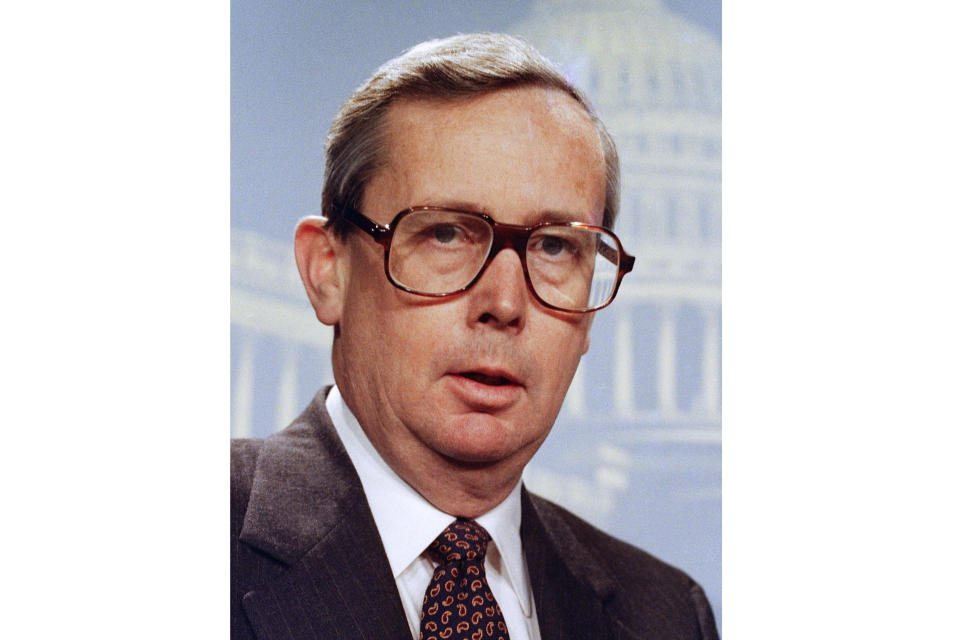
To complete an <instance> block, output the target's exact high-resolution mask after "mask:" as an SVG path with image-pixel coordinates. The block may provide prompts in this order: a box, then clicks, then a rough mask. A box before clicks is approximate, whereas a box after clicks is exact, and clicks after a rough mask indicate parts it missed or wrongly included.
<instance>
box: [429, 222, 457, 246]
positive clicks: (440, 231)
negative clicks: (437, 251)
mask: <svg viewBox="0 0 960 640" xmlns="http://www.w3.org/2000/svg"><path fill="white" fill-rule="evenodd" d="M428 232H429V234H430V236H431V237H432V238H433V239H434V240H436V241H437V242H439V243H441V244H450V243H451V242H454V241H455V240H457V239H462V238H463V230H462V229H460V228H459V227H457V226H455V225H452V224H438V225H434V226H433V227H432V228H430V229H429V230H428Z"/></svg>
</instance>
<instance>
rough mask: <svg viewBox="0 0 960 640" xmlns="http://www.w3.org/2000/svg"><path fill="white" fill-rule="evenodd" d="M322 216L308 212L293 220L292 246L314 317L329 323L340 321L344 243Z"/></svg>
mask: <svg viewBox="0 0 960 640" xmlns="http://www.w3.org/2000/svg"><path fill="white" fill-rule="evenodd" d="M325 225H326V220H325V219H324V218H319V217H315V216H311V217H308V218H304V219H303V220H301V221H300V222H299V223H298V224H297V230H296V232H295V233H294V240H293V247H294V253H295V254H296V258H297V270H298V271H299V272H300V279H301V280H303V286H304V287H305V288H306V290H307V297H308V298H310V304H312V305H313V310H314V311H315V312H316V314H317V320H319V321H320V322H322V323H323V324H326V325H330V326H333V325H335V324H337V322H339V321H340V311H341V309H342V305H343V289H344V283H343V280H342V279H341V271H342V266H341V262H342V261H343V252H344V250H345V247H344V245H343V243H341V242H340V241H339V240H338V239H337V238H336V237H334V235H333V232H332V231H331V230H330V229H329V228H327V227H326V226H325Z"/></svg>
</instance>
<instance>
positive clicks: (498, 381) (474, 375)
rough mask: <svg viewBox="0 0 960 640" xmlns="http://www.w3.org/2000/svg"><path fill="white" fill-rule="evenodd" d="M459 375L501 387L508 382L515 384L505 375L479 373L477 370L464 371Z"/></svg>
mask: <svg viewBox="0 0 960 640" xmlns="http://www.w3.org/2000/svg"><path fill="white" fill-rule="evenodd" d="M460 375H462V376H463V377H464V378H469V379H471V380H473V381H474V382H479V383H480V384H486V385H490V386H492V387H502V386H505V385H509V384H517V383H516V382H514V381H513V380H511V379H510V378H507V377H505V376H497V375H487V374H485V373H479V372H477V371H465V372H463V373H461V374H460Z"/></svg>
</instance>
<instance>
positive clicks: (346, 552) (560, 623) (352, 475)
mask: <svg viewBox="0 0 960 640" xmlns="http://www.w3.org/2000/svg"><path fill="white" fill-rule="evenodd" d="M325 395H326V393H325V391H321V393H319V394H317V396H316V398H314V400H313V402H312V403H311V404H310V406H309V407H307V409H306V410H305V411H304V413H303V414H302V415H301V416H300V417H299V418H297V420H295V421H294V423H293V424H292V425H291V426H290V427H288V428H287V429H285V430H284V431H282V432H280V433H278V434H274V435H273V436H270V437H269V438H267V439H266V440H263V441H260V440H235V441H233V443H232V455H231V476H232V483H231V531H230V534H231V600H230V614H231V631H232V635H231V637H232V638H234V639H235V640H241V639H253V638H258V639H260V640H280V639H284V640H301V639H303V640H306V639H323V640H347V639H349V640H385V639H390V640H392V639H397V640H406V639H407V638H409V636H410V631H409V628H408V626H407V622H406V618H405V616H404V612H403V607H402V605H401V602H400V596H399V594H398V592H397V587H396V582H395V581H394V579H393V576H392V574H391V572H390V568H389V564H388V562H387V557H386V553H385V552H384V549H383V544H382V542H381V541H380V536H379V534H378V532H377V528H376V525H375V524H374V521H373V516H372V515H371V513H370V508H369V506H368V505H367V502H366V498H365V497H364V495H363V489H362V487H361V485H360V479H359V478H358V477H357V474H356V471H355V470H354V468H353V466H352V464H351V463H350V459H349V457H348V456H347V453H346V451H345V450H344V448H343V445H342V444H341V443H340V440H339V438H338V437H337V435H336V432H335V430H334V428H333V425H332V423H331V422H330V418H329V416H328V415H327V414H326V410H325V409H324V406H323V404H324V397H325ZM522 503H523V516H522V524H521V528H520V535H521V539H522V541H523V548H524V552H525V554H526V557H527V565H528V568H529V571H530V578H531V586H532V588H533V594H534V599H535V601H536V606H537V615H538V621H539V624H540V632H541V635H542V637H543V638H544V640H554V639H557V638H570V639H576V640H586V639H589V638H598V639H599V638H611V639H613V638H616V639H623V640H629V639H637V640H639V639H640V638H643V639H646V640H681V639H687V638H689V639H694V638H703V639H713V638H717V633H716V625H715V623H714V620H713V614H712V612H711V610H710V605H709V604H708V602H707V600H706V598H705V596H704V595H703V591H702V590H701V589H700V587H699V586H698V585H697V584H696V583H694V582H693V581H692V580H691V579H690V578H689V577H688V576H686V575H685V574H684V573H682V572H681V571H679V570H677V569H675V568H673V567H670V566H669V565H666V564H664V563H663V562H660V561H659V560H657V559H656V558H654V557H652V556H650V555H649V554H647V553H645V552H643V551H641V550H639V549H636V548H635V547H632V546H630V545H628V544H626V543H624V542H621V541H619V540H616V539H615V538H612V537H610V536H608V535H606V534H604V533H603V532H601V531H599V530H598V529H596V528H594V527H592V526H590V525H589V524H587V523H586V522H584V521H582V520H580V519H579V518H577V517H576V516H573V515H572V514H570V513H569V512H567V511H565V510H564V509H562V508H560V507H558V506H556V505H554V504H552V503H550V502H548V501H546V500H543V499H542V498H539V497H537V496H534V495H532V494H530V493H528V492H527V491H526V490H524V491H523V494H522Z"/></svg>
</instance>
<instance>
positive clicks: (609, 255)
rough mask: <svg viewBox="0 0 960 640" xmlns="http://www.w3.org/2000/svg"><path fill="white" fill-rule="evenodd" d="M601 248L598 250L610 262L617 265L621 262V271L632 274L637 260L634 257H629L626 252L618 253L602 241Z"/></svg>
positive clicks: (614, 248)
mask: <svg viewBox="0 0 960 640" xmlns="http://www.w3.org/2000/svg"><path fill="white" fill-rule="evenodd" d="M599 244H600V247H599V249H598V251H599V253H600V255H602V256H603V257H604V258H606V259H607V260H609V261H610V262H612V263H614V264H617V261H618V260H619V261H620V271H622V272H623V273H630V271H631V270H632V269H633V263H634V261H635V260H636V258H634V257H633V256H631V255H629V254H628V253H627V252H626V251H618V250H617V248H616V247H611V246H610V245H609V244H607V243H606V242H604V241H603V239H602V238H601V239H600V242H599Z"/></svg>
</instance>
